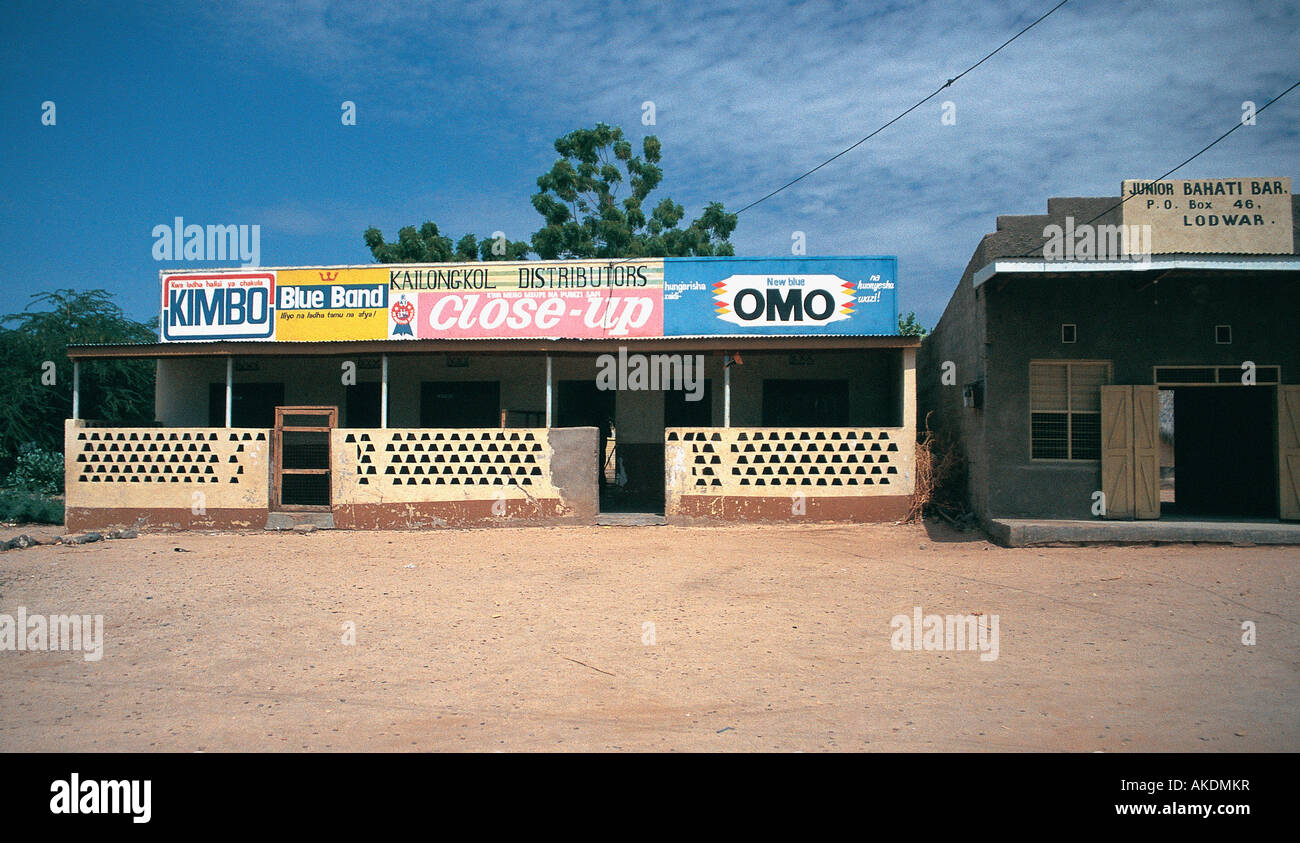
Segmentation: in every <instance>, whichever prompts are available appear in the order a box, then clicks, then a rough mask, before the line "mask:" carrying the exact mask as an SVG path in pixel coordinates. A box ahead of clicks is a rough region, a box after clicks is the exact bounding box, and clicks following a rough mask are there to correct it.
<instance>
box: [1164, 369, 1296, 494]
mask: <svg viewBox="0 0 1300 843" xmlns="http://www.w3.org/2000/svg"><path fill="white" fill-rule="evenodd" d="M1166 391H1168V392H1169V393H1171V395H1172V398H1171V399H1169V400H1170V401H1171V403H1172V426H1171V429H1170V431H1169V434H1170V438H1171V439H1172V456H1173V459H1172V466H1171V467H1170V474H1171V478H1170V479H1171V481H1172V483H1171V485H1172V490H1171V491H1172V495H1171V497H1172V500H1171V501H1168V502H1164V501H1163V500H1162V505H1161V514H1162V515H1164V514H1168V515H1172V516H1197V517H1205V516H1211V517H1236V518H1277V517H1278V494H1277V492H1278V488H1277V482H1278V481H1277V478H1278V471H1277V461H1276V457H1277V454H1276V449H1275V447H1274V446H1275V443H1276V441H1277V432H1276V426H1275V422H1276V418H1275V411H1276V407H1277V388H1276V387H1273V386H1258V385H1257V386H1179V387H1174V388H1172V389H1169V390H1166ZM1163 403H1164V400H1162V405H1163ZM1162 415H1163V414H1162ZM1162 420H1163V419H1162ZM1162 427H1163V425H1162ZM1162 433H1163V431H1162ZM1162 438H1163V436H1162ZM1161 462H1162V465H1163V462H1164V460H1163V459H1162V460H1161ZM1163 497H1164V496H1163V495H1162V498H1163Z"/></svg>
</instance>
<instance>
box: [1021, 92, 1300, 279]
mask: <svg viewBox="0 0 1300 843" xmlns="http://www.w3.org/2000/svg"><path fill="white" fill-rule="evenodd" d="M1298 87H1300V80H1297V81H1296V82H1295V83H1293V84H1292V85H1291V87H1289V88H1287V89H1286V90H1285V91H1283V92H1282V93H1280V94H1278V95H1277V96H1275V97H1273V99H1271V100H1269V101H1268V102H1266V103H1264V104H1263V105H1262V106H1260V107H1259V108H1257V109H1255V114H1257V115H1258V114H1262V113H1263V112H1264V109H1266V108H1268V107H1269V106H1270V105H1272V104H1273V103H1275V102H1277V101H1278V100H1280V99H1282V97H1284V96H1286V95H1287V94H1289V93H1291V92H1292V91H1294V90H1295V89H1296V88H1298ZM1244 125H1246V124H1245V123H1243V122H1242V121H1240V120H1238V121H1237V122H1236V123H1234V124H1233V126H1232V128H1231V129H1229V130H1228V131H1226V132H1224V133H1223V134H1221V135H1219V136H1218V137H1217V138H1215V139H1214V140H1212V141H1210V142H1209V143H1207V144H1206V145H1205V146H1203V147H1201V149H1200V151H1199V152H1197V153H1196V154H1194V155H1192V156H1191V157H1189V158H1185V159H1184V160H1183V161H1182V163H1180V164H1178V165H1177V166H1175V167H1174V168H1173V169H1171V170H1169V171H1167V172H1166V173H1165V174H1164V175H1163V176H1161V177H1160V178H1158V179H1152V180H1151V183H1152V184H1156V183H1157V182H1162V181H1164V180H1165V179H1167V178H1169V176H1170V175H1171V174H1173V173H1176V172H1178V171H1179V170H1181V169H1182V168H1183V167H1185V166H1187V165H1188V164H1190V163H1192V162H1193V161H1195V160H1196V159H1197V158H1199V157H1201V155H1202V154H1204V153H1205V152H1208V151H1209V150H1210V148H1211V147H1213V146H1214V145H1215V144H1217V143H1218V142H1219V141H1221V140H1223V139H1224V138H1226V137H1227V136H1228V135H1230V134H1232V133H1233V132H1235V131H1237V130H1238V129H1240V128H1241V127H1242V126H1244ZM1122 192H1123V191H1121V193H1122ZM1134 195H1135V194H1129V195H1128V196H1121V197H1120V199H1119V201H1118V202H1116V203H1115V204H1114V205H1111V206H1110V207H1109V208H1107V209H1106V210H1104V211H1102V212H1101V213H1100V214H1098V215H1097V216H1095V217H1093V218H1092V219H1090V220H1088V221H1087V222H1085V223H1083V225H1092V224H1093V223H1094V222H1096V221H1097V220H1099V219H1101V218H1102V217H1104V216H1106V215H1107V214H1109V213H1110V212H1111V211H1113V210H1115V209H1116V208H1118V207H1119V206H1121V205H1123V204H1124V203H1125V202H1127V201H1128V200H1130V199H1132V198H1133V196H1134ZM1049 241H1050V238H1045V239H1044V240H1043V242H1042V243H1041V244H1039V245H1037V246H1035V247H1034V248H1032V249H1030V250H1029V251H1028V252H1025V253H1024V254H1023V255H1011V256H1009V257H1017V258H1028V257H1033V255H1034V252H1037V251H1038V250H1039V249H1042V248H1043V247H1044V246H1046V245H1047V244H1048V242H1049Z"/></svg>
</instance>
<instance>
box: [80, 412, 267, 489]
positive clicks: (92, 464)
mask: <svg viewBox="0 0 1300 843" xmlns="http://www.w3.org/2000/svg"><path fill="white" fill-rule="evenodd" d="M269 439H270V431H268V430H260V429H251V428H175V427H86V426H84V424H83V423H82V422H80V421H74V420H68V422H67V426H66V427H65V429H64V489H65V494H66V505H67V506H69V507H87V508H122V507H131V508H142V509H143V508H157V509H177V508H183V509H190V508H193V507H194V506H195V505H196V503H198V502H200V501H201V502H202V505H203V506H205V507H207V508H210V509H221V508H235V509H246V508H263V509H264V508H266V506H267V500H268V478H269V476H270V475H269V467H268V455H269V453H270V451H269ZM195 492H201V493H202V496H201V497H196V496H195Z"/></svg>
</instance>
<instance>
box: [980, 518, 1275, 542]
mask: <svg viewBox="0 0 1300 843" xmlns="http://www.w3.org/2000/svg"><path fill="white" fill-rule="evenodd" d="M989 533H990V535H991V536H992V538H993V540H994V541H995V542H997V543H998V544H1000V545H1002V546H1003V547H1030V546H1033V545H1046V544H1059V543H1068V544H1121V543H1133V542H1215V543H1222V544H1295V545H1300V524H1297V523H1284V522H1281V521H1214V520H1205V521H1192V520H1165V519H1161V520H1156V521H1100V520H1098V521H1083V520H1069V519H1036V518H995V519H993V521H992V522H991V524H990V529H989Z"/></svg>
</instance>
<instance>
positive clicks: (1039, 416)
mask: <svg viewBox="0 0 1300 843" xmlns="http://www.w3.org/2000/svg"><path fill="white" fill-rule="evenodd" d="M1069 418H1070V414H1069V413H1034V414H1033V415H1032V416H1031V417H1030V441H1031V442H1032V443H1033V458H1034V459H1036V460H1065V459H1069V458H1070V450H1069V444H1070V437H1069Z"/></svg>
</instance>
